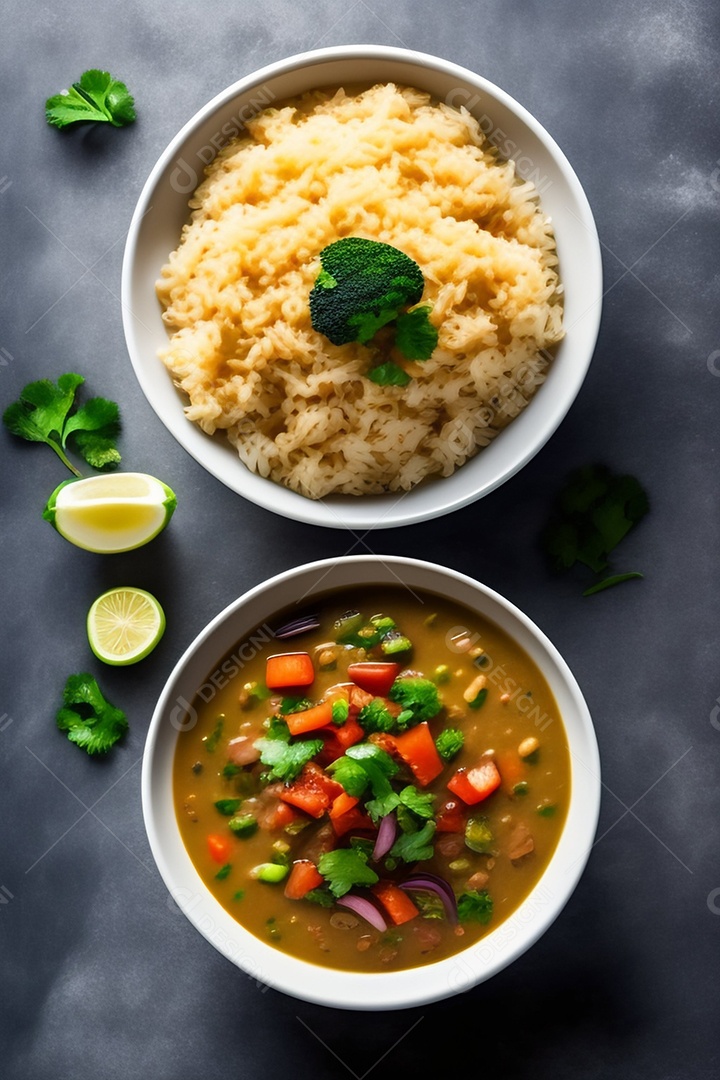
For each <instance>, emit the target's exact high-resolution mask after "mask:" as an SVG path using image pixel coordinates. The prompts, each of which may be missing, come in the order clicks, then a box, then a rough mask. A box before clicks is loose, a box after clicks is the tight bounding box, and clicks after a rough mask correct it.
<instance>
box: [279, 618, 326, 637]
mask: <svg viewBox="0 0 720 1080" xmlns="http://www.w3.org/2000/svg"><path fill="white" fill-rule="evenodd" d="M319 626H320V620H319V619H318V617H317V615H303V616H302V617H301V618H299V619H293V620H292V622H289V623H285V625H284V626H281V627H280V629H279V630H276V631H275V637H276V638H289V637H295V636H296V635H297V634H305V633H307V632H308V631H310V630H317V628H318V627H319Z"/></svg>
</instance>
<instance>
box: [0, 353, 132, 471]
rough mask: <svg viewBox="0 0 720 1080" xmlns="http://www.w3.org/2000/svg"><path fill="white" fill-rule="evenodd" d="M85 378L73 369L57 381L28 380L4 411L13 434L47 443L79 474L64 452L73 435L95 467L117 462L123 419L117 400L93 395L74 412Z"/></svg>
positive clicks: (85, 456) (4, 420)
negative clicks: (118, 440)
mask: <svg viewBox="0 0 720 1080" xmlns="http://www.w3.org/2000/svg"><path fill="white" fill-rule="evenodd" d="M84 382H85V380H84V378H83V377H82V375H76V374H74V373H73V372H69V373H68V374H66V375H61V376H60V378H59V379H58V381H57V384H55V383H53V382H51V381H50V380H49V379H40V380H39V381H37V382H32V383H28V385H27V386H25V387H24V389H23V390H22V391H21V393H20V397H19V399H18V400H17V401H15V402H13V403H12V404H11V405H9V406H8V407H7V409H6V410H5V412H4V414H3V423H4V424H5V426H6V427H7V428H8V430H9V431H11V432H12V433H13V435H18V436H19V437H20V438H22V439H27V440H28V441H29V442H44V443H47V445H48V446H50V447H51V448H52V449H53V450H54V451H55V453H56V454H57V455H58V457H59V458H60V460H61V461H62V462H63V464H65V465H66V466H67V467H68V469H70V471H71V472H73V473H74V474H75V475H76V476H80V473H79V472H78V470H77V469H76V468H75V466H74V465H73V464H72V463H71V462H70V461H69V460H68V458H67V456H66V454H65V452H64V451H65V449H66V446H67V440H68V438H69V437H70V436H73V439H74V444H75V449H76V450H77V451H78V452H79V453H80V454H81V456H82V457H83V458H84V459H85V461H87V463H88V465H92V467H93V468H96V469H100V468H104V467H106V466H108V465H116V464H117V463H118V462H119V461H120V454H119V453H118V451H117V449H116V448H115V439H116V437H117V434H118V432H119V430H120V420H119V412H118V407H117V405H116V404H115V402H114V401H107V400H106V399H105V398H90V400H89V401H86V402H85V404H84V405H82V406H81V407H80V408H78V409H77V410H76V412H75V413H74V414H72V415H70V410H71V409H72V407H73V405H74V403H75V393H76V391H77V389H78V387H79V386H82V384H83V383H84Z"/></svg>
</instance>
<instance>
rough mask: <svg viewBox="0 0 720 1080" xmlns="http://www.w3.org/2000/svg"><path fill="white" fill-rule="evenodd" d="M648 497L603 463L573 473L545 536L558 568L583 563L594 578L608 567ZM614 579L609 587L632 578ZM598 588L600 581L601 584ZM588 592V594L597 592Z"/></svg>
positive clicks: (644, 510)
mask: <svg viewBox="0 0 720 1080" xmlns="http://www.w3.org/2000/svg"><path fill="white" fill-rule="evenodd" d="M648 509H649V503H648V498H647V495H646V493H645V491H644V490H643V488H642V486H641V485H640V483H639V481H638V480H636V479H635V477H633V476H618V475H615V474H613V473H611V472H610V470H609V469H607V468H606V467H605V466H603V465H587V466H585V467H584V468H582V469H578V470H576V471H575V472H573V473H571V474H570V476H569V477H568V481H567V484H566V486H565V487H564V489H563V490H562V491H561V492H560V494H559V496H558V498H557V500H556V503H555V505H554V507H553V510H552V512H551V515H550V518H549V520H548V523H547V525H546V527H545V530H544V532H543V537H542V540H543V546H544V548H545V551H546V553H547V555H548V558H549V559H550V561H551V563H552V565H553V566H554V568H555V569H557V570H568V569H570V568H571V567H572V566H574V565H575V563H581V564H582V565H584V566H587V567H588V568H589V569H590V570H593V571H594V572H595V573H596V574H600V573H602V572H603V571H604V570H606V569H607V567H608V556H609V555H610V552H611V551H613V550H614V549H615V548H616V547H617V545H618V544H619V543H620V541H621V540H622V539H623V538H624V537H625V536H627V534H628V532H629V531H630V530H631V529H632V528H633V527H634V526H635V525H637V523H638V522H639V521H641V520H642V518H643V517H644V516H645V514H646V513H647V512H648ZM631 576H632V577H637V576H641V575H638V574H636V573H632V574H631V575H630V574H629V575H617V576H616V577H615V578H614V579H607V582H608V583H607V585H606V586H604V587H605V588H607V587H609V586H610V585H611V584H612V585H614V584H619V583H620V581H621V580H622V581H627V580H629V579H630V577H631ZM599 584H600V583H599ZM599 591H600V589H599V588H597V589H596V588H592V589H591V591H588V592H587V595H591V593H592V592H599Z"/></svg>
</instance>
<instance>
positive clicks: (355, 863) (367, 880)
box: [318, 848, 379, 898]
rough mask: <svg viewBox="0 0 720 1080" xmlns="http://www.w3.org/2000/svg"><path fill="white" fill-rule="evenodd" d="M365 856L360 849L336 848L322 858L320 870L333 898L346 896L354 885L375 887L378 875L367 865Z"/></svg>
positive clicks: (319, 864) (319, 863)
mask: <svg viewBox="0 0 720 1080" xmlns="http://www.w3.org/2000/svg"><path fill="white" fill-rule="evenodd" d="M363 855H364V853H363V851H362V850H361V849H359V848H336V849H335V850H334V851H327V852H325V854H324V855H321V856H320V860H319V862H318V870H319V871H320V873H321V874H322V876H323V877H324V878H325V880H326V882H327V883H328V885H329V887H330V892H331V893H332V894H333V896H335V897H337V898H339V897H341V896H344V895H345V893H347V892H350V890H351V889H352V887H353V885H375V884H376V883H377V882H378V880H379V878H378V876H377V874H376V873H375V871H374V870H371V869H370V867H369V866H368V865H367V863H366V861H365V858H364V857H363Z"/></svg>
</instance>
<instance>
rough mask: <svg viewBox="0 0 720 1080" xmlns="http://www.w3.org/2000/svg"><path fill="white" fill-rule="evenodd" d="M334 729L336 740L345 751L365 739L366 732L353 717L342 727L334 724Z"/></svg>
mask: <svg viewBox="0 0 720 1080" xmlns="http://www.w3.org/2000/svg"><path fill="white" fill-rule="evenodd" d="M333 728H334V734H335V738H336V739H337V741H338V742H339V743H340V745H341V746H342V748H343V749H344V750H347V748H348V746H354V745H355V743H357V742H360V741H361V739H364V738H365V732H364V731H363V729H362V728H361V727H360V725H359V724H358V722H357V720H356V719H355V718H354V717H353V716H349V717H348V718H347V720H346V721H345V723H344V724H342V725H341V726H340V727H337V726H336V725H335V724H333Z"/></svg>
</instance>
